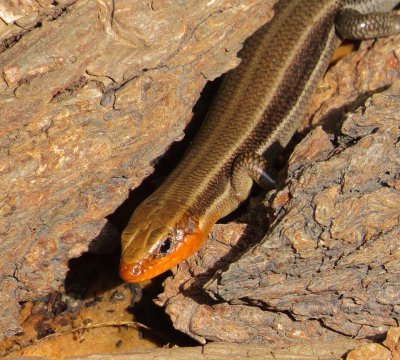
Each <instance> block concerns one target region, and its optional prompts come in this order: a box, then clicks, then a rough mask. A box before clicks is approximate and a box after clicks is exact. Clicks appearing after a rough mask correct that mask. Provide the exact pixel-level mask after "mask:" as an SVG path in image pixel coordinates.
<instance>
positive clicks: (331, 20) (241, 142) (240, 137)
mask: <svg viewBox="0 0 400 360" xmlns="http://www.w3.org/2000/svg"><path fill="white" fill-rule="evenodd" d="M397 4H398V0H396V1H393V0H381V1H379V0H344V1H340V0H281V1H279V2H278V3H277V5H276V6H275V16H274V18H273V19H272V21H271V22H270V23H268V24H267V25H266V26H264V27H263V28H261V29H260V30H259V31H258V32H256V33H255V34H254V35H253V36H252V37H251V38H250V39H248V40H247V42H246V43H245V45H244V47H243V49H242V51H241V53H240V57H241V59H242V61H241V63H240V65H239V66H238V67H237V68H236V69H234V70H233V71H231V72H230V73H228V74H227V75H226V77H225V79H224V81H223V84H222V86H221V89H220V91H219V93H218V95H217V97H216V100H215V101H214V103H213V104H212V106H211V109H210V110H209V112H208V115H207V118H206V120H205V123H204V125H203V126H202V128H201V129H200V131H199V134H198V135H197V137H196V138H195V140H194V142H193V144H192V145H191V147H190V148H189V150H188V151H187V152H186V154H185V155H184V157H183V159H182V161H181V162H180V163H179V164H178V166H177V167H176V168H175V170H174V171H173V172H172V173H171V174H170V176H169V177H168V178H167V179H166V181H165V182H164V183H163V184H162V185H161V186H160V187H159V188H158V190H156V191H155V192H154V193H153V194H152V195H150V196H149V197H148V198H147V199H146V200H145V201H144V202H143V203H142V204H141V205H140V206H139V207H138V208H137V209H136V210H135V211H134V213H133V215H132V217H131V219H130V221H129V223H128V225H127V227H126V228H125V230H124V231H123V233H122V236H121V240H122V257H121V263H120V275H121V277H122V278H123V279H124V280H126V281H128V282H141V281H144V280H146V279H150V278H153V277H155V276H157V275H159V274H161V273H163V272H164V271H166V270H168V269H170V268H172V267H173V266H175V265H176V264H178V263H179V262H180V261H182V260H183V259H186V258H187V257H189V256H190V255H191V254H193V253H194V252H195V251H196V250H197V249H198V248H199V247H200V246H201V245H202V244H203V242H204V241H205V239H206V238H207V235H208V233H209V231H210V229H211V228H212V226H213V225H214V224H215V223H216V222H217V221H218V220H219V219H220V218H222V217H224V216H226V215H227V214H229V213H231V212H232V211H233V210H235V209H236V208H237V207H238V206H239V204H240V203H241V202H243V201H244V200H245V199H246V197H247V196H248V195H249V192H250V188H251V186H252V183H253V180H255V181H256V182H258V183H260V184H261V185H264V186H265V185H268V184H271V185H272V184H273V179H271V178H270V177H269V176H268V174H267V173H266V172H265V169H267V168H268V164H269V163H270V162H271V159H272V158H273V156H274V155H275V153H276V150H277V149H282V148H284V147H285V146H286V145H287V143H288V142H289V140H290V139H291V137H292V136H293V133H294V132H295V131H296V128H297V127H298V124H299V122H300V121H301V119H302V118H303V117H304V116H305V112H306V110H307V105H308V103H309V100H310V97H311V95H312V94H313V92H314V90H315V88H316V86H317V83H318V81H319V80H320V78H321V77H322V76H323V74H324V72H325V71H326V69H327V66H328V64H329V61H330V58H331V56H332V54H333V51H334V49H335V48H336V47H337V46H338V45H339V43H340V39H343V38H351V39H367V38H374V37H380V36H388V35H392V34H398V33H399V32H400V16H399V15H398V14H395V13H394V12H388V11H389V10H391V9H393V8H394V7H395V6H396V5H397ZM378 11H379V13H378ZM384 12H387V13H384ZM264 159H268V162H266V161H265V160H264Z"/></svg>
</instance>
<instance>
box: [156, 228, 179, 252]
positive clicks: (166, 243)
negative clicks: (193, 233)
mask: <svg viewBox="0 0 400 360" xmlns="http://www.w3.org/2000/svg"><path fill="white" fill-rule="evenodd" d="M184 237H185V231H184V230H183V229H175V230H174V231H173V234H171V235H168V236H166V237H165V238H164V239H163V240H162V242H161V243H160V245H159V247H158V256H160V257H161V256H165V255H168V254H169V253H170V252H171V251H172V249H173V247H174V246H175V245H176V243H178V242H180V241H182V240H183V238H184Z"/></svg>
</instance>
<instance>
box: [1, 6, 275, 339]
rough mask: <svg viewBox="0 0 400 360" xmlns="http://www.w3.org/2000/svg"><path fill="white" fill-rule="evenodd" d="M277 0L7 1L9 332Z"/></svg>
mask: <svg viewBox="0 0 400 360" xmlns="http://www.w3.org/2000/svg"><path fill="white" fill-rule="evenodd" d="M273 3H274V1H273V0H242V1H234V0H215V1H209V0H204V1H203V0H201V1H194V0H191V1H151V2H143V1H123V0H117V1H111V0H102V1H91V0H62V1H50V0H40V1H36V2H32V1H18V2H13V1H11V2H7V1H6V2H1V4H0V44H1V46H0V51H1V53H0V69H1V71H0V74H1V76H0V119H1V121H0V187H1V189H2V191H1V192H0V234H1V242H0V288H1V293H0V334H2V335H9V334H13V333H15V332H17V331H19V329H20V328H19V325H18V314H17V311H18V308H19V307H18V302H21V301H26V300H28V299H32V298H37V297H39V296H42V295H44V294H46V293H48V292H50V291H51V290H55V289H59V288H60V287H61V286H62V284H63V281H64V277H65V273H66V271H67V264H68V260H69V259H71V258H73V257H77V256H79V255H80V254H82V252H84V251H86V250H87V249H88V245H89V244H90V243H91V242H92V241H93V239H94V238H96V236H98V235H99V234H101V233H102V231H103V229H104V228H107V220H106V216H107V215H109V214H111V213H113V212H114V211H115V209H116V208H117V207H118V206H119V205H120V204H121V203H122V202H123V201H124V200H125V199H126V198H127V197H128V194H129V190H130V189H134V188H136V187H137V186H138V185H139V184H140V183H141V182H142V180H143V179H144V178H145V177H146V176H147V175H149V174H150V173H151V172H152V171H153V165H154V163H155V162H156V160H157V159H158V158H159V157H160V156H161V155H162V154H163V153H164V152H165V151H166V149H167V148H168V147H169V146H170V145H171V143H172V142H174V141H177V140H180V139H181V138H182V137H183V130H184V128H185V125H186V124H187V123H188V122H189V120H190V119H191V116H192V108H193V105H194V104H195V102H196V100H197V99H198V97H199V94H200V92H201V90H202V88H203V86H204V85H205V83H206V81H207V80H211V79H214V78H216V77H217V76H219V75H220V74H222V73H224V72H226V71H227V70H229V69H231V68H233V67H234V66H235V65H236V64H237V63H238V58H237V57H236V53H237V51H238V50H239V49H240V47H241V44H242V42H243V41H244V39H245V38H246V37H248V36H250V35H251V34H252V33H253V32H254V31H255V30H256V29H257V28H259V27H260V26H261V25H263V24H264V23H265V22H266V21H267V20H268V19H270V17H271V16H272V11H271V9H272V6H273ZM118 242H119V236H118V234H117V236H114V237H113V238H111V239H110V245H109V246H117V244H118Z"/></svg>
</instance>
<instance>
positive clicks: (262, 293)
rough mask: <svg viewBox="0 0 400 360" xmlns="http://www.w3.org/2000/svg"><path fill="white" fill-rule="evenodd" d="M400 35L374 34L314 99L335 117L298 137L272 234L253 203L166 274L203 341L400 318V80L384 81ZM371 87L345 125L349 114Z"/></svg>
mask: <svg viewBox="0 0 400 360" xmlns="http://www.w3.org/2000/svg"><path fill="white" fill-rule="evenodd" d="M399 40H400V39H399V37H397V38H392V39H389V40H384V41H379V42H377V43H374V44H372V43H369V44H364V45H363V48H362V49H361V50H360V51H361V54H360V52H357V53H355V54H352V55H350V56H349V57H348V58H346V59H344V61H343V62H341V63H339V64H337V66H335V67H333V68H332V69H331V70H330V72H329V73H328V74H327V76H326V77H325V79H324V81H323V82H322V83H321V86H320V88H319V93H318V94H317V97H316V98H315V99H314V101H313V104H312V105H311V109H312V110H310V114H315V115H314V119H313V120H314V121H316V120H317V119H319V122H320V123H322V124H323V125H324V126H323V127H316V128H315V129H314V130H313V131H312V132H311V133H310V134H308V135H307V137H306V138H305V139H304V140H303V141H302V142H301V143H300V144H299V145H298V146H297V147H296V149H295V151H294V153H293V154H292V156H291V158H290V161H289V167H288V170H287V178H286V181H285V184H284V186H283V187H282V188H281V189H280V190H279V191H278V192H270V193H269V194H268V196H267V198H266V200H265V205H266V207H267V208H268V207H269V206H270V205H268V204H269V203H270V202H272V210H273V212H274V214H272V218H273V219H274V221H273V224H272V226H271V227H270V229H269V231H268V233H267V234H266V236H265V237H264V238H263V239H262V240H261V238H262V235H261V236H260V235H258V236H259V237H258V238H259V239H260V240H261V241H260V242H259V243H258V244H256V245H254V241H255V239H254V233H255V232H254V227H256V228H257V227H258V230H257V231H256V233H257V232H258V234H262V233H263V231H264V233H265V229H266V228H265V227H264V228H263V225H262V224H263V223H265V219H267V218H268V217H270V214H269V213H268V211H266V210H265V209H264V210H262V207H261V206H260V205H258V207H257V206H255V207H254V206H250V214H252V216H250V218H251V220H250V221H248V219H247V221H246V219H245V221H244V222H248V224H245V223H243V224H239V223H228V224H219V225H217V226H215V228H214V230H213V232H212V234H211V236H210V238H209V241H208V242H207V243H206V244H205V246H203V248H202V249H201V250H200V251H199V253H198V254H197V255H196V256H194V257H192V258H191V259H189V260H188V261H186V262H184V263H182V264H181V265H180V266H179V267H178V269H177V270H176V271H175V272H174V276H173V277H172V278H170V279H167V280H166V282H165V291H164V293H163V294H161V296H160V297H159V300H158V304H160V305H164V306H166V311H167V312H168V314H169V315H170V316H171V319H172V321H173V323H174V326H175V327H176V328H178V329H179V330H181V331H183V332H185V333H187V334H189V335H190V336H192V337H194V338H195V339H197V340H199V341H200V342H203V343H204V342H205V341H206V340H212V341H224V342H225V341H226V342H256V343H269V344H271V343H272V344H280V345H284V344H293V343H299V342H303V341H307V340H311V339H314V340H318V341H320V340H321V339H325V340H326V339H331V341H337V339H338V338H342V337H343V336H350V337H354V338H371V337H372V338H373V337H379V336H382V334H384V333H385V332H386V331H387V330H388V328H390V327H392V326H396V325H397V322H398V319H399V317H400V295H399V294H400V285H399V275H400V274H399V271H400V247H399V246H400V224H399V222H400V216H399V214H400V160H399V159H400V144H399V138H400V127H399V123H400V114H399V111H398V109H399V106H400V99H399V93H400V82H399V81H397V82H394V85H393V86H392V87H391V88H389V89H388V90H386V91H384V92H382V91H383V90H382V88H383V87H384V86H387V85H388V84H390V82H391V81H394V80H395V79H396V78H398V77H399V70H400V67H399V57H398V55H399V54H398V49H399V48H400V45H399V44H400V43H399ZM368 68H369V69H370V70H368ZM377 69H379V71H378V72H376V70H377ZM353 73H356V74H358V75H353ZM377 89H380V90H379V91H378V93H376V94H375V95H372V93H373V92H374V91H376V90H377ZM360 92H361V93H362V95H364V96H360ZM333 95H335V97H334V96H333ZM336 95H337V97H336ZM366 96H369V98H368V100H367V101H366V102H365V104H363V106H361V107H359V108H358V109H357V110H356V111H355V112H353V113H351V114H350V115H348V116H347V118H346V119H345V121H344V122H343V123H342V124H341V126H340V117H339V116H338V115H339V114H341V113H344V112H345V110H346V109H349V108H351V107H352V108H354V107H355V106H356V105H360V104H361V103H362V102H361V101H365V100H366ZM329 120H335V122H336V128H337V124H338V123H339V130H334V128H335V126H332V124H331V123H329ZM246 243H249V244H252V246H248V247H247V249H246V245H244V244H246ZM243 245H244V246H243ZM243 248H245V250H244V249H243ZM325 340H324V341H325Z"/></svg>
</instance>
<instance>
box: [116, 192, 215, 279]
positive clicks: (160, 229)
mask: <svg viewBox="0 0 400 360" xmlns="http://www.w3.org/2000/svg"><path fill="white" fill-rule="evenodd" d="M206 237H207V232H205V231H203V230H201V229H200V227H199V224H198V222H197V221H196V220H195V219H193V218H191V217H189V216H188V215H186V214H185V212H184V211H183V209H182V207H181V206H179V204H168V205H167V204H163V203H161V202H160V201H157V200H151V199H148V200H145V201H144V202H143V203H142V204H141V205H140V206H139V207H138V208H137V209H136V210H135V212H134V213H133V215H132V217H131V219H130V220H129V223H128V226H127V227H126V228H125V230H124V231H123V233H122V235H121V243H122V255H121V262H120V270H119V273H120V276H121V277H122V279H124V280H125V281H127V282H130V283H137V282H141V281H144V280H148V279H151V278H153V277H155V276H157V275H160V274H162V273H163V272H165V271H167V270H169V269H171V268H172V267H174V266H175V265H177V264H178V263H179V262H181V261H182V260H184V259H186V258H188V257H189V256H190V255H192V254H193V253H194V252H195V251H196V250H197V249H198V248H199V247H200V246H201V245H202V244H203V242H204V240H205V239H206Z"/></svg>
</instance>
